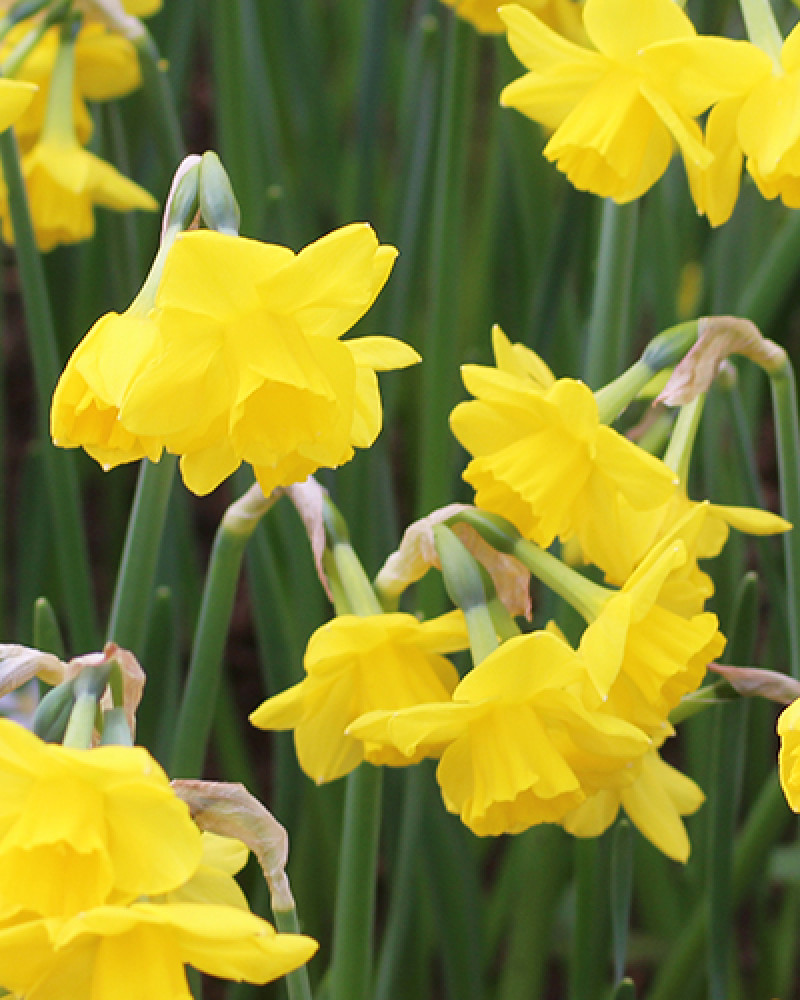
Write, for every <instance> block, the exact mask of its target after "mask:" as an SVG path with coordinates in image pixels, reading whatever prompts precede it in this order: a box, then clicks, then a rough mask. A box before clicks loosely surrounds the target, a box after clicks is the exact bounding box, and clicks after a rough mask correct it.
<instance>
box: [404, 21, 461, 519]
mask: <svg viewBox="0 0 800 1000" xmlns="http://www.w3.org/2000/svg"><path fill="white" fill-rule="evenodd" d="M472 41H473V40H472V38H470V37H469V33H468V31H467V30H466V27H465V25H464V24H463V23H462V22H460V21H459V19H458V18H455V17H452V18H450V19H449V22H448V25H447V48H446V51H445V63H444V67H443V70H442V74H443V79H442V95H441V105H440V112H439V142H438V149H437V161H436V175H435V179H434V192H433V199H432V201H433V210H432V217H431V227H430V232H431V251H430V252H431V264H430V269H429V273H430V286H429V288H430V301H431V309H430V316H429V319H428V323H427V327H426V331H425V340H424V343H423V345H422V351H421V353H422V356H423V357H424V358H425V364H424V366H423V368H422V372H421V374H422V398H421V413H420V421H419V497H418V501H417V509H418V511H419V513H420V514H425V513H428V512H429V511H431V510H433V509H434V508H435V507H437V506H441V505H442V504H443V503H446V502H447V497H448V494H449V488H448V487H449V482H450V476H451V461H450V455H451V448H452V445H451V439H450V434H449V431H448V427H447V413H448V411H449V409H450V407H451V406H452V403H453V397H454V387H455V372H456V367H457V366H456V363H455V359H454V358H453V356H452V355H453V352H452V349H451V345H453V344H454V343H455V341H454V337H453V329H452V326H453V314H452V307H453V302H454V301H457V299H458V295H457V281H458V271H457V267H458V261H459V257H460V255H459V250H460V243H461V241H460V238H459V232H460V225H461V219H462V205H461V195H462V188H463V173H464V152H465V143H466V137H465V135H464V127H463V125H464V123H463V121H462V117H463V115H464V108H465V107H466V104H467V94H466V92H465V90H464V83H465V80H464V77H465V73H466V69H467V67H468V63H469V58H468V57H469V45H470V43H471V42H472Z"/></svg>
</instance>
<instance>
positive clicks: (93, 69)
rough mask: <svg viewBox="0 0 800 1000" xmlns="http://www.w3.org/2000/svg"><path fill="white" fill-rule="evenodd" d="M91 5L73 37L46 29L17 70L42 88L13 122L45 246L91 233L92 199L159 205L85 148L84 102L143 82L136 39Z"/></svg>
mask: <svg viewBox="0 0 800 1000" xmlns="http://www.w3.org/2000/svg"><path fill="white" fill-rule="evenodd" d="M124 6H125V8H126V10H127V11H128V12H129V13H134V12H141V11H143V12H144V13H147V14H149V13H152V12H154V10H156V9H158V6H160V5H159V4H154V3H148V4H141V3H135V2H130V0H129V2H127V3H126V4H125V5H124ZM92 11H93V7H92V6H91V5H88V6H87V11H86V13H85V15H84V17H83V22H82V26H81V27H80V30H79V31H78V32H77V34H76V35H75V36H74V37H73V36H72V33H71V30H70V28H69V27H68V26H67V27H66V28H65V29H64V30H62V29H61V28H60V27H59V26H56V25H54V26H52V27H50V28H48V29H47V30H46V31H45V32H44V34H42V36H41V38H40V39H39V40H38V41H37V43H36V45H35V46H34V47H33V48H32V49H31V50H30V52H29V53H27V55H26V56H25V58H24V59H23V60H22V62H21V63H20V65H19V66H18V67H16V68H15V71H14V75H15V78H16V79H17V80H20V81H27V82H29V83H30V84H33V85H35V87H36V88H38V89H37V91H36V95H35V97H34V99H33V100H32V101H31V103H30V106H29V107H28V108H27V110H26V111H25V113H24V114H23V115H22V116H21V117H20V118H18V119H17V121H16V122H15V125H16V132H17V136H18V140H19V144H20V149H21V153H22V162H21V166H22V173H23V177H24V180H25V185H26V188H27V193H28V201H29V205H30V212H31V218H32V222H33V226H34V231H35V234H36V240H37V243H38V245H39V247H40V249H42V250H51V249H53V248H54V247H56V246H58V245H60V244H65V243H76V242H79V241H82V240H87V239H90V238H91V236H92V235H93V234H94V208H95V206H103V207H105V208H111V209H114V210H116V211H120V212H124V211H130V210H132V209H143V210H146V211H154V210H155V209H156V208H157V207H158V205H157V202H156V201H155V199H154V198H153V197H152V196H151V195H150V194H148V192H147V191H145V190H144V189H143V188H142V187H140V186H139V185H138V184H136V183H134V182H133V181H131V180H129V179H128V178H127V177H124V176H123V175H122V174H121V173H120V172H119V171H118V170H117V169H116V168H115V167H113V166H111V164H110V163H107V162H106V161H105V160H103V159H101V158H100V157H98V156H96V155H95V154H94V153H92V152H90V151H89V150H88V149H86V148H85V147H86V145H87V143H88V142H89V140H90V139H91V136H92V130H93V125H92V118H91V114H90V112H89V110H88V106H87V101H107V100H112V99H115V98H119V97H124V96H126V95H127V94H130V93H131V92H132V91H134V90H136V88H137V87H139V86H140V84H141V73H140V69H139V57H138V54H137V51H136V48H135V46H134V44H133V43H132V42H131V41H130V40H129V39H128V38H126V37H124V36H123V35H121V34H119V33H117V32H116V31H114V30H112V28H110V27H109V26H108V24H107V23H106V22H105V21H101V20H99V19H98V17H97V16H96V14H95V15H94V16H93V15H92ZM36 25H37V22H36V19H35V18H34V19H30V20H26V21H22V22H21V23H19V24H16V25H15V26H14V27H13V28H12V29H11V30H10V31H9V32H8V33H7V34H6V36H5V37H4V38H3V40H2V43H1V44H0V61H3V60H7V59H8V58H9V57H11V58H13V54H14V53H15V51H16V50H17V48H18V46H20V45H21V44H22V43H24V41H25V39H26V37H27V36H28V35H29V34H30V33H31V32H32V31H36ZM0 195H1V197H0V224H1V225H2V233H3V239H4V240H6V242H13V228H12V224H11V218H10V211H9V206H8V202H7V196H6V193H5V190H4V189H2V190H1V191H0Z"/></svg>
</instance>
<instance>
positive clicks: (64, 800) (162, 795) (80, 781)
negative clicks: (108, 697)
mask: <svg viewBox="0 0 800 1000" xmlns="http://www.w3.org/2000/svg"><path fill="white" fill-rule="evenodd" d="M201 850H202V848H201V839H200V831H199V830H198V829H197V827H196V826H195V824H194V823H193V822H192V821H191V819H190V818H189V811H188V808H187V807H186V805H185V804H184V803H183V802H181V801H180V800H179V799H178V798H177V797H176V795H175V794H174V792H173V791H172V789H171V787H170V785H169V781H168V780H167V777H166V775H165V774H164V772H163V771H162V770H161V768H160V767H159V765H158V764H157V763H156V762H155V761H154V760H153V759H152V757H151V756H150V755H149V754H148V753H147V751H146V750H144V749H142V748H140V747H97V748H95V749H92V750H73V749H68V748H65V747H62V746H58V745H53V744H49V743H43V742H42V741H41V740H40V739H38V738H37V737H36V736H34V735H33V734H32V733H29V732H28V731H27V730H25V729H23V728H22V727H21V726H18V725H17V724H16V723H13V722H10V721H8V720H4V719H3V720H0V914H4V915H6V914H13V913H15V912H30V913H36V914H42V915H43V916H65V915H69V914H72V913H76V912H78V911H80V910H84V909H86V908H87V907H92V906H97V905H100V904H101V903H104V902H106V901H107V900H108V898H109V896H110V895H111V893H112V892H113V893H115V894H117V895H118V896H123V897H125V896H127V897H128V898H135V897H136V896H138V895H141V894H143V893H146V894H148V895H149V894H151V893H161V892H167V891H169V890H170V889H173V888H175V887H177V886H179V885H181V884H182V883H184V882H186V880H187V879H188V878H189V877H190V876H191V875H192V873H193V872H194V871H195V869H196V868H197V866H198V864H199V862H200V857H201ZM86 995H87V996H88V994H86Z"/></svg>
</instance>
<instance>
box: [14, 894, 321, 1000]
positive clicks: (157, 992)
mask: <svg viewBox="0 0 800 1000" xmlns="http://www.w3.org/2000/svg"><path fill="white" fill-rule="evenodd" d="M316 950H317V943H316V941H314V940H313V939H312V938H309V937H306V936H305V935H302V934H278V933H276V932H275V930H274V928H273V927H272V926H271V925H270V924H268V923H267V921H266V920H262V919H261V918H260V917H256V916H255V915H254V914H252V913H249V912H245V911H243V910H241V909H238V908H236V907H230V906H218V905H214V904H198V903H164V904H158V903H145V902H141V903H133V904H131V905H130V906H126V907H122V906H101V907H97V908H94V909H89V910H85V911H84V912H83V913H80V914H79V915H78V916H76V917H74V918H71V919H62V920H51V921H43V920H34V921H28V922H26V923H22V924H18V925H16V926H13V925H12V926H8V927H6V928H5V929H3V930H0V969H1V970H2V971H1V972H0V982H2V984H3V986H4V987H5V988H6V989H9V990H11V992H13V993H16V994H19V995H24V996H25V997H26V1000H52V998H54V997H76V998H77V997H87V998H88V997H112V996H113V997H115V998H116V1000H140V998H141V997H169V998H170V1000H191V993H190V992H189V987H188V984H187V982H186V974H185V971H184V966H185V965H186V964H190V965H192V966H194V968H196V969H199V970H200V971H201V972H206V973H208V974H210V975H212V976H218V977H220V978H226V979H233V980H237V981H241V980H245V981H247V982H250V983H259V984H261V983H267V982H270V981H272V980H273V979H277V978H278V977H279V976H283V975H286V973H287V972H291V971H292V970H293V969H296V968H298V967H299V966H301V965H303V964H305V963H306V962H307V961H308V960H309V959H310V958H311V956H312V955H313V954H314V952H315V951H316Z"/></svg>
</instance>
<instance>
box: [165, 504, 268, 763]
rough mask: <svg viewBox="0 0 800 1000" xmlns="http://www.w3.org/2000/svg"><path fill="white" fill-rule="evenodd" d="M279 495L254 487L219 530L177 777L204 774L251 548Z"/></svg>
mask: <svg viewBox="0 0 800 1000" xmlns="http://www.w3.org/2000/svg"><path fill="white" fill-rule="evenodd" d="M278 495H279V494H275V493H273V494H271V495H270V496H269V497H265V496H264V494H263V493H262V492H261V488H260V487H259V486H257V485H256V486H253V487H251V489H250V490H248V491H247V493H245V494H244V496H242V497H240V499H239V500H237V501H236V502H235V503H233V504H231V506H230V507H229V508H228V510H227V511H226V512H225V514H224V516H223V518H222V521H221V522H220V526H219V528H218V529H217V533H216V536H215V538H214V544H213V547H212V550H211V560H210V564H209V567H208V573H207V575H206V581H205V586H204V588H203V597H202V601H201V604H200V614H199V616H198V620H197V628H196V629H195V634H194V642H193V644H192V656H191V661H190V663H189V671H188V675H187V678H186V687H185V689H184V693H183V701H182V702H181V707H180V711H179V713H178V720H177V723H176V726H175V741H174V743H173V746H172V755H171V758H170V773H171V774H172V775H173V777H180V778H196V777H198V776H199V774H200V773H201V771H202V768H203V762H204V760H205V755H206V747H207V745H208V738H209V734H210V732H211V725H212V722H213V721H214V709H215V705H216V700H217V690H218V688H219V672H220V669H221V667H222V654H223V651H224V649H225V640H226V638H227V635H228V628H229V626H230V620H231V614H232V612H233V604H234V600H235V598H236V588H237V585H238V582H239V571H240V569H241V565H242V558H243V556H244V550H245V546H246V545H247V542H248V540H249V539H250V536H251V535H252V534H253V532H254V531H255V528H256V525H257V524H258V522H259V521H260V520H261V518H262V517H263V516H264V514H265V513H266V512H267V511H268V510H269V508H270V507H271V506H272V504H273V503H274V502H275V500H276V499H277V496H278Z"/></svg>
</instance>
